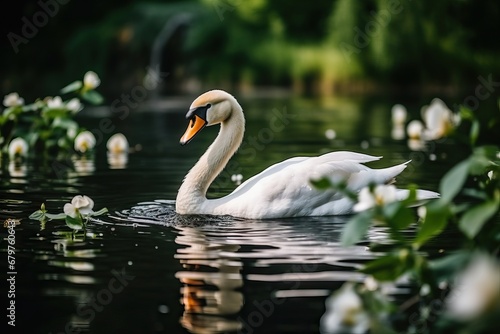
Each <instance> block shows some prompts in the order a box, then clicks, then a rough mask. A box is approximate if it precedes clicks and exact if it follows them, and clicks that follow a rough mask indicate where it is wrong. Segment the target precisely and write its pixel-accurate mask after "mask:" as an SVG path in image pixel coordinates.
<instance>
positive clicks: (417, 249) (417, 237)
mask: <svg viewBox="0 0 500 334" xmlns="http://www.w3.org/2000/svg"><path fill="white" fill-rule="evenodd" d="M460 113H461V115H462V122H461V125H460V128H458V129H455V131H453V132H452V135H453V136H456V137H457V139H459V140H460V139H464V140H462V142H464V143H469V144H470V145H471V147H470V152H471V153H470V156H469V157H468V158H466V159H465V160H463V161H461V162H459V163H458V164H456V165H455V166H454V167H453V168H451V169H450V170H449V171H448V172H447V173H446V174H445V175H444V176H443V177H442V179H441V182H440V183H439V189H440V194H441V197H440V198H439V199H436V200H433V201H430V202H428V203H426V204H424V205H422V206H421V207H419V209H418V215H419V216H420V217H419V218H417V217H416V214H415V212H414V209H412V208H411V206H412V205H413V204H415V201H416V192H417V189H416V188H417V187H416V186H411V187H410V192H409V195H408V198H407V199H406V200H403V201H398V202H391V201H389V202H384V201H383V200H381V199H383V197H380V191H386V192H390V190H391V189H390V188H389V187H390V186H377V187H380V188H378V189H376V188H375V186H371V187H369V189H368V194H371V195H372V196H374V197H377V196H378V197H377V198H378V200H376V201H374V203H375V204H374V205H373V206H372V207H370V208H367V209H365V210H364V211H362V212H360V213H358V214H356V215H354V216H353V217H352V218H351V219H350V221H349V222H348V223H347V224H346V225H345V227H344V229H343V231H342V238H341V240H342V243H343V244H344V245H352V244H355V243H357V242H360V241H362V240H364V239H365V236H366V234H367V231H368V230H369V228H370V227H371V226H372V225H377V226H380V225H382V226H386V228H387V231H388V232H389V237H388V240H386V241H385V242H384V243H383V245H379V244H377V243H371V244H370V248H371V249H372V250H373V251H374V252H376V253H374V254H375V255H376V258H375V259H374V260H372V261H369V262H367V263H365V265H364V266H363V267H362V268H361V269H360V271H361V272H363V273H365V274H367V275H370V276H371V277H373V278H374V279H375V280H377V281H380V282H390V283H391V284H396V283H397V282H398V281H399V280H400V279H402V278H403V277H409V278H410V279H411V281H412V282H413V284H414V285H415V286H416V287H417V290H418V291H419V293H418V294H417V295H416V296H414V297H412V298H411V299H410V300H409V301H408V302H407V303H410V304H409V305H412V304H414V303H415V302H416V301H420V302H419V304H418V307H416V308H415V307H412V309H413V310H414V313H413V314H412V315H411V316H412V317H415V316H417V318H414V320H415V319H418V321H419V323H424V324H426V323H429V324H432V326H429V327H428V328H427V327H426V328H425V329H424V333H435V332H436V333H446V332H449V331H452V332H453V331H456V330H457V329H458V328H459V327H460V326H462V325H465V326H466V328H467V330H468V331H467V332H468V333H469V332H470V333H482V330H484V329H485V328H490V327H491V326H492V324H493V323H494V319H495V317H498V315H500V304H499V302H498V298H497V297H496V296H498V295H500V288H498V286H500V262H499V261H498V258H497V255H498V254H497V253H498V245H499V242H500V226H499V224H498V217H499V212H500V180H499V177H498V175H499V172H500V148H499V147H498V146H497V145H492V144H490V143H488V142H485V141H484V140H482V142H481V146H476V145H477V144H478V142H479V139H480V138H481V132H480V129H487V128H488V127H489V126H490V125H489V124H496V123H497V121H493V122H492V121H491V119H490V120H487V123H486V124H483V123H482V122H481V121H480V120H479V119H478V118H477V114H476V113H474V112H472V111H471V110H469V109H466V108H462V109H461V112H460ZM496 118H498V114H497V115H496ZM463 133H465V134H466V135H468V138H460V137H461V136H462V134H463ZM495 144H497V143H495ZM313 185H315V186H316V187H318V189H329V188H332V187H333V188H335V189H337V190H343V188H342V187H339V185H333V184H331V183H330V182H328V180H319V181H316V182H314V183H313ZM384 187H386V188H384ZM344 190H345V189H344ZM377 191H379V193H377ZM362 192H363V190H362V191H361V192H360V194H359V198H358V200H359V201H360V202H361V201H363V200H365V199H366V196H367V195H366V193H367V192H365V193H364V195H361V193H362ZM355 208H356V207H355ZM409 227H411V228H412V230H413V231H414V233H411V234H409V233H408V228H409ZM445 230H447V231H453V232H454V233H457V234H459V235H460V236H461V240H462V244H457V245H455V247H456V248H458V250H454V251H449V252H446V253H445V255H441V256H435V258H430V257H429V255H428V254H426V249H427V245H428V243H429V242H430V241H431V240H432V239H434V240H436V241H437V242H439V240H440V238H441V234H442V233H443V232H444V231H445ZM403 232H405V237H404V238H403V237H402V235H403ZM378 249H383V250H384V253H383V254H381V253H380V252H378V251H377V250H378ZM472 254H476V255H475V256H474V261H476V262H481V263H483V265H484V263H487V264H486V265H484V266H489V267H487V268H486V269H485V268H483V269H481V270H484V271H485V272H486V271H488V272H489V273H487V274H485V273H484V272H481V273H477V275H483V276H484V275H487V276H488V277H486V278H485V280H486V281H485V282H484V283H478V282H479V278H477V277H472V276H473V275H476V273H475V272H474V270H475V269H474V270H469V271H468V272H467V273H466V274H465V273H462V271H463V270H464V267H465V265H466V264H467V263H469V262H471V263H473V262H474V261H472V260H471V259H472V258H473V256H472ZM478 254H479V255H478ZM492 259H493V260H492ZM469 260H471V261H469ZM461 274H463V275H468V276H467V277H466V279H467V281H465V282H461V283H460V284H465V285H466V284H482V285H485V287H484V288H485V289H487V288H488V286H489V284H491V285H492V286H493V287H495V288H492V290H491V291H489V292H487V293H485V292H479V291H478V292H477V293H476V292H474V294H478V296H480V297H478V298H482V300H481V301H475V303H477V305H483V306H476V307H477V308H476V311H474V312H476V313H477V314H479V315H476V313H472V311H462V309H461V308H458V307H457V309H458V310H459V311H453V310H440V311H439V312H438V314H437V315H433V316H430V315H429V309H430V308H431V307H432V306H433V305H432V303H434V302H435V301H436V300H438V301H439V302H440V303H442V301H443V299H444V298H445V297H443V296H446V295H447V294H448V293H450V291H449V290H450V288H449V287H453V285H454V284H456V283H457V282H456V280H457V276H458V275H461ZM469 276H470V277H469ZM488 279H490V281H491V282H487V280H488ZM459 288H460V291H459V292H454V293H455V294H457V293H458V294H460V293H462V287H459ZM482 288H483V287H481V286H477V287H475V288H473V289H482ZM463 289H465V288H463ZM471 289H472V288H471ZM471 293H472V292H471ZM358 294H360V295H361V294H362V293H361V292H359V291H358ZM482 294H483V295H482ZM446 298H451V297H446ZM457 298H458V297H457ZM463 298H469V297H467V296H466V297H463ZM488 298H490V299H492V300H491V301H489V299H488ZM412 300H415V301H412ZM391 303H392V302H391ZM454 303H469V301H468V300H459V301H455V302H454ZM481 303H484V304H481ZM405 305H406V303H405ZM407 307H409V306H404V307H403V306H401V308H400V310H398V308H397V307H396V305H394V307H393V308H392V311H391V312H392V313H393V315H394V317H399V316H401V315H399V314H400V313H401V311H404V309H406V308H407ZM365 308H366V310H368V309H370V306H368V305H365ZM466 310H469V308H466ZM453 312H471V313H470V314H471V316H470V317H471V319H469V320H467V319H461V318H457V317H458V316H457V314H458V313H455V314H454V313H453ZM472 315H474V317H475V318H473V316H472ZM403 316H404V315H403ZM478 324H481V325H480V326H478ZM406 326H407V327H405V328H404V329H405V331H408V332H412V331H415V330H416V329H415V328H413V327H412V326H413V325H411V324H406ZM431 328H434V329H433V330H431ZM370 329H371V330H372V331H376V328H375V327H371V328H370Z"/></svg>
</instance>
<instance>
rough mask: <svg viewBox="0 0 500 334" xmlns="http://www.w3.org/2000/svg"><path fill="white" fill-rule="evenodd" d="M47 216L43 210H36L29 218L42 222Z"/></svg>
mask: <svg viewBox="0 0 500 334" xmlns="http://www.w3.org/2000/svg"><path fill="white" fill-rule="evenodd" d="M45 215H46V213H44V212H43V211H42V210H36V211H35V212H33V213H32V214H31V215H30V216H29V218H30V219H34V220H42V219H44V217H45Z"/></svg>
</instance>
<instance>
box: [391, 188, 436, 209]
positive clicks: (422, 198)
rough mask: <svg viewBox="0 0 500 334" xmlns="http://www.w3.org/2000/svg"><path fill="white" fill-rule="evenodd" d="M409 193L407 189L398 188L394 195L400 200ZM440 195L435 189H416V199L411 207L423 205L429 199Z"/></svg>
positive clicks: (405, 197)
mask: <svg viewBox="0 0 500 334" xmlns="http://www.w3.org/2000/svg"><path fill="white" fill-rule="evenodd" d="M409 194H410V191H409V190H408V189H398V190H397V193H396V196H397V199H398V201H402V200H405V199H407V198H408V195H409ZM440 196H441V195H440V194H439V193H437V192H435V191H431V190H424V189H417V201H416V202H415V204H413V205H412V207H415V206H420V205H423V204H425V203H427V202H428V201H429V200H431V199H436V198H439V197H440Z"/></svg>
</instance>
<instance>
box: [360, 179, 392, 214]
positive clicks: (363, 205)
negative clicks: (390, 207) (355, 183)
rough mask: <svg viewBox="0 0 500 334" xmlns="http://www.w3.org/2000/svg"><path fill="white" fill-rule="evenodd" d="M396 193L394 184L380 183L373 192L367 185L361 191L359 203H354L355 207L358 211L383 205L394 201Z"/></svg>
mask: <svg viewBox="0 0 500 334" xmlns="http://www.w3.org/2000/svg"><path fill="white" fill-rule="evenodd" d="M396 193H397V190H396V187H395V186H393V185H385V184H379V185H377V186H376V187H375V189H374V190H373V193H372V192H371V191H370V188H369V187H365V188H363V189H361V191H360V192H359V195H358V203H356V205H354V207H353V209H354V211H356V212H360V211H364V210H367V209H370V208H372V207H374V206H382V205H384V204H387V203H390V202H394V201H396V199H397V196H396Z"/></svg>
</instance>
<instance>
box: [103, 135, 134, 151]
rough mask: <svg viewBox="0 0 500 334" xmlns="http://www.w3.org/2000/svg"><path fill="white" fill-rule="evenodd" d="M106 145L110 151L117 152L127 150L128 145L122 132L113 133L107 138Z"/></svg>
mask: <svg viewBox="0 0 500 334" xmlns="http://www.w3.org/2000/svg"><path fill="white" fill-rule="evenodd" d="M106 147H107V149H108V151H109V152H110V153H115V154H118V153H125V152H128V149H129V145H128V141H127V137H125V136H124V135H123V134H122V133H115V134H114V135H112V136H111V137H110V138H109V139H108V142H107V143H106Z"/></svg>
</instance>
